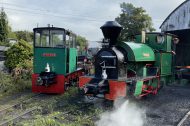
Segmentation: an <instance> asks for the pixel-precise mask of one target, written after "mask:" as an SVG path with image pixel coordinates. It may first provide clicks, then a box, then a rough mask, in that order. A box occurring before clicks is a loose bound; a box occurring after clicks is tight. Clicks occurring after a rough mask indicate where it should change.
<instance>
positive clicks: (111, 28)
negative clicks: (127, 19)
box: [100, 21, 122, 46]
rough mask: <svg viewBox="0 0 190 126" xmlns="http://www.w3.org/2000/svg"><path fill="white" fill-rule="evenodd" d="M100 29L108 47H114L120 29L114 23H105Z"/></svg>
mask: <svg viewBox="0 0 190 126" xmlns="http://www.w3.org/2000/svg"><path fill="white" fill-rule="evenodd" d="M100 29H102V32H103V35H104V38H105V39H108V40H109V45H110V46H114V45H115V44H116V43H117V38H118V37H119V34H120V32H121V29H122V27H121V25H120V24H119V23H117V22H116V21H107V22H106V23H105V24H104V25H103V26H101V27H100Z"/></svg>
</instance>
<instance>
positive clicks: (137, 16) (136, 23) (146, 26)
mask: <svg viewBox="0 0 190 126" xmlns="http://www.w3.org/2000/svg"><path fill="white" fill-rule="evenodd" d="M120 7H121V14H120V15H119V16H118V17H117V18H116V19H115V20H116V21H117V22H118V23H119V24H121V26H122V27H123V30H122V32H121V36H120V40H128V39H129V38H128V37H131V36H134V35H135V34H139V33H141V31H142V30H144V31H150V32H152V31H155V29H154V28H153V23H152V18H151V17H150V16H149V15H148V14H146V11H145V10H144V9H143V8H142V7H134V6H133V4H131V3H125V2H123V3H122V4H120Z"/></svg>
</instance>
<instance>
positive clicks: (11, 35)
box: [8, 26, 17, 39]
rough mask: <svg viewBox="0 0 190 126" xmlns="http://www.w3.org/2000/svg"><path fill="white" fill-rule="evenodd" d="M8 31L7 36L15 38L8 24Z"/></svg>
mask: <svg viewBox="0 0 190 126" xmlns="http://www.w3.org/2000/svg"><path fill="white" fill-rule="evenodd" d="M8 31H9V32H8V38H12V39H17V36H16V34H15V33H14V32H12V28H11V27H10V26H9V27H8Z"/></svg>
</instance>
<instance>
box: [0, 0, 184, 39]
mask: <svg viewBox="0 0 190 126" xmlns="http://www.w3.org/2000/svg"><path fill="white" fill-rule="evenodd" d="M184 1H185V0H1V1H0V5H1V7H4V9H5V12H6V13H7V15H8V18H9V23H10V25H11V27H12V28H13V30H14V31H15V30H29V31H32V29H33V28H34V27H36V26H37V25H38V26H39V27H41V26H47V24H51V25H54V26H55V27H64V28H66V29H70V30H72V31H73V32H74V33H76V34H79V35H81V36H84V37H86V38H87V39H88V40H90V41H97V40H100V39H101V38H103V36H102V33H101V31H100V29H99V28H100V26H101V25H103V24H104V23H105V21H108V20H114V19H115V18H116V17H117V16H118V15H119V14H120V12H121V10H120V3H122V2H126V3H132V4H134V6H137V7H140V6H141V7H143V8H144V9H145V10H146V11H147V13H148V14H149V15H150V16H151V17H152V19H153V23H154V27H155V28H156V29H157V31H160V30H159V26H160V25H161V23H162V22H163V21H164V19H165V18H166V17H167V16H168V15H169V14H170V13H171V12H172V11H173V10H174V9H175V8H176V7H177V6H179V5H180V4H181V3H182V2H184Z"/></svg>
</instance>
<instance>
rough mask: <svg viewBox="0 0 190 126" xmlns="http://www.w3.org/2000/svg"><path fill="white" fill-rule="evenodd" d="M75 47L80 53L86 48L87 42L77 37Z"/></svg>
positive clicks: (83, 38)
mask: <svg viewBox="0 0 190 126" xmlns="http://www.w3.org/2000/svg"><path fill="white" fill-rule="evenodd" d="M76 45H77V46H79V47H80V49H79V50H80V51H81V50H84V49H85V48H86V47H87V46H88V41H87V40H86V38H85V37H82V36H79V35H78V36H77V38H76Z"/></svg>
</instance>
